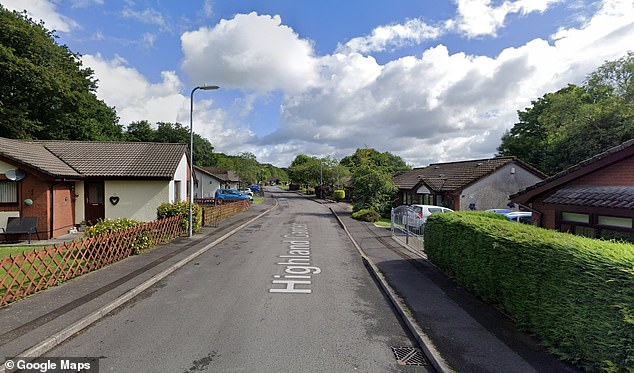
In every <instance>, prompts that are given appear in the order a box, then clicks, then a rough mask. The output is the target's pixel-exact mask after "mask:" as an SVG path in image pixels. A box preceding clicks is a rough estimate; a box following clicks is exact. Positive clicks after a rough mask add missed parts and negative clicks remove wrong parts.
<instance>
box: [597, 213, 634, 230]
mask: <svg viewBox="0 0 634 373" xmlns="http://www.w3.org/2000/svg"><path fill="white" fill-rule="evenodd" d="M597 223H598V224H599V225H605V226H609V227H619V228H632V219H631V218H618V217H615V216H602V215H599V218H598V221H597Z"/></svg>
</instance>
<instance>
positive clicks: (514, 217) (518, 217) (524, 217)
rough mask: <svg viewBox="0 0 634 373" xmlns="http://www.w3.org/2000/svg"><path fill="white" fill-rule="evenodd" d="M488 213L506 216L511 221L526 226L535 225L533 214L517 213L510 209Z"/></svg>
mask: <svg viewBox="0 0 634 373" xmlns="http://www.w3.org/2000/svg"><path fill="white" fill-rule="evenodd" d="M486 211H487V212H495V213H497V214H500V215H504V216H505V217H506V218H507V219H508V220H510V221H516V222H519V223H524V224H533V213H531V212H529V211H515V210H509V209H491V210H486Z"/></svg>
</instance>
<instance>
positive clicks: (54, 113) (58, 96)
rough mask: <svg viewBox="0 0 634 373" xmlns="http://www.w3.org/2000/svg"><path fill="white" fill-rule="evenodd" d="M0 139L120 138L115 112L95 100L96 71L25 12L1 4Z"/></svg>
mask: <svg viewBox="0 0 634 373" xmlns="http://www.w3.org/2000/svg"><path fill="white" fill-rule="evenodd" d="M0 71H1V72H2V74H0V136H3V137H9V138H21V139H62V140H120V139H122V135H123V132H122V127H121V126H120V125H119V124H118V118H117V115H116V112H115V110H114V109H113V108H111V107H108V106H107V105H106V104H105V103H104V102H103V101H101V100H99V99H97V97H96V95H95V91H96V89H97V81H96V80H95V79H94V78H93V74H94V73H93V71H92V70H91V69H88V68H83V67H82V63H81V61H80V60H79V56H78V55H77V54H75V53H73V52H71V51H70V50H69V49H68V47H66V46H60V45H57V44H56V42H55V35H54V34H53V32H52V31H48V30H47V29H46V28H45V27H44V26H43V24H41V23H36V22H34V21H33V20H32V19H30V18H28V17H27V16H26V14H25V13H18V12H11V11H8V10H7V9H5V8H4V7H2V6H0Z"/></svg>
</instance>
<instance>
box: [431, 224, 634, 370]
mask: <svg viewBox="0 0 634 373" xmlns="http://www.w3.org/2000/svg"><path fill="white" fill-rule="evenodd" d="M425 251H426V252H427V255H428V257H429V259H430V260H431V261H432V262H433V263H435V264H436V265H438V266H439V267H440V268H442V269H443V270H445V271H446V272H448V273H451V274H452V275H453V276H454V277H455V280H456V281H457V282H458V283H459V284H461V285H462V286H464V287H465V288H467V289H469V290H470V291H471V292H473V293H474V294H476V295H478V296H480V297H481V298H482V299H484V300H485V301H487V302H490V303H493V304H495V305H497V306H499V307H501V308H502V309H503V310H504V311H505V312H506V313H507V314H508V315H510V316H511V318H512V319H513V320H514V321H515V322H516V323H517V325H518V326H519V327H520V328H522V329H525V330H528V331H530V332H532V333H535V334H536V335H537V336H538V337H539V338H541V340H542V343H543V344H544V345H546V346H547V347H548V348H549V349H550V350H551V351H552V352H553V353H555V354H557V355H559V356H560V357H561V358H562V359H564V360H569V361H571V362H574V363H576V364H578V365H580V366H583V367H584V368H585V369H587V370H589V371H599V370H606V371H628V370H629V371H632V370H634V245H629V244H624V243H617V242H610V241H601V240H594V239H589V238H585V237H579V236H574V235H570V234H566V233H560V232H555V231H551V230H546V229H542V228H538V227H534V226H530V225H525V224H519V223H515V222H510V221H501V220H498V219H492V218H489V217H486V216H483V215H482V214H469V213H459V212H456V213H452V214H434V215H432V216H431V217H430V218H429V219H428V220H427V225H426V227H425Z"/></svg>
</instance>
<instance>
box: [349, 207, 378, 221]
mask: <svg viewBox="0 0 634 373" xmlns="http://www.w3.org/2000/svg"><path fill="white" fill-rule="evenodd" d="M352 218H353V219H357V220H363V221H367V222H371V223H374V222H375V221H377V220H379V219H381V214H379V213H378V212H376V210H374V209H361V210H359V211H357V212H354V213H352Z"/></svg>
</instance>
